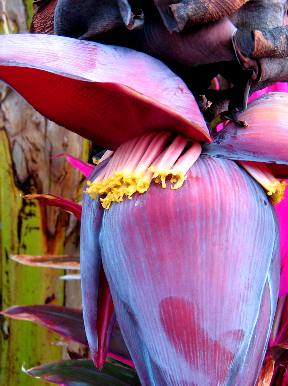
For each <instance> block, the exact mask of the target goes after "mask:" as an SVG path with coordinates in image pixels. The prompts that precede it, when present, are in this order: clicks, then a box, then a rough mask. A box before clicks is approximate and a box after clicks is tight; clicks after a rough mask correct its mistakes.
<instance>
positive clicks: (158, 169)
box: [0, 35, 288, 386]
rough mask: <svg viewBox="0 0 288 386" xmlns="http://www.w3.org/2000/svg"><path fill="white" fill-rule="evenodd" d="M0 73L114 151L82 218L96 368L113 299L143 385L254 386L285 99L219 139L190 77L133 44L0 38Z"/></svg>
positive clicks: (264, 102)
mask: <svg viewBox="0 0 288 386" xmlns="http://www.w3.org/2000/svg"><path fill="white" fill-rule="evenodd" d="M0 79H2V80H4V81H5V82H7V83H8V84H10V85H11V86H12V87H14V89H15V90H17V91H18V92H19V93H20V94H22V95H23V96H24V97H25V98H26V99H27V100H28V101H29V102H30V103H31V104H32V105H33V106H34V107H35V108H36V109H37V110H38V111H39V112H41V113H42V114H43V115H45V116H46V117H48V118H50V119H52V120H54V121H55V122H57V123H59V124H61V125H64V126H65V127H67V128H68V129H70V130H72V131H75V132H77V133H78V134H80V135H82V136H84V137H86V138H89V139H91V140H93V141H94V142H96V143H97V144H99V145H102V146H103V147H106V148H108V149H110V150H113V151H114V153H113V154H112V155H111V153H109V158H107V159H106V160H105V161H103V162H100V164H99V165H97V166H95V169H94V170H93V172H92V173H91V175H90V176H89V177H88V183H87V187H86V188H85V193H84V200H83V207H82V217H81V280H82V299H83V312H84V314H83V316H84V323H85V329H86V334H87V339H88V343H89V345H90V349H91V353H92V356H93V358H94V360H95V362H96V364H98V365H99V364H100V365H101V362H102V361H103V358H102V359H101V358H99V349H100V346H103V345H104V346H105V344H106V343H105V339H106V340H107V339H108V337H109V329H110V330H111V326H112V322H113V318H114V311H113V304H114V307H115V313H116V317H117V320H118V322H119V325H120V328H121V331H122V334H123V337H124V340H125V342H126V344H127V346H128V349H129V352H130V354H131V357H132V359H133V361H134V363H135V366H136V369H137V372H138V374H139V377H140V379H141V383H142V384H143V385H147V386H150V385H151V386H152V385H155V386H156V385H157V386H164V385H171V386H188V385H189V386H196V385H198V386H207V385H209V386H210V385H211V386H212V385H247V386H248V385H255V383H256V381H257V377H258V374H259V371H260V367H261V364H262V362H263V359H264V356H265V350H266V347H267V345H268V340H269V335H270V332H271V327H272V323H273V318H274V312H275V307H276V302H277V296H278V288H279V276H280V275H279V267H280V264H279V262H280V260H279V230H278V222H277V220H276V216H275V211H274V208H273V205H272V204H273V203H277V202H279V201H281V198H282V197H283V195H284V191H285V185H286V184H285V182H284V181H281V180H279V179H278V178H287V176H288V166H287V164H288V152H287V143H288V129H287V118H288V108H287V106H288V96H287V95H286V94H285V93H283V94H280V93H272V94H268V95H265V96H264V97H262V98H260V99H257V100H255V101H253V102H252V103H251V104H250V105H249V106H248V108H247V110H246V111H245V112H244V113H243V114H242V115H241V117H240V118H241V120H245V121H246V122H247V124H248V126H247V127H246V128H240V127H238V126H237V125H235V124H233V123H229V124H227V125H226V126H225V128H224V129H223V130H222V131H221V132H219V133H218V134H217V135H216V137H215V138H213V139H212V138H211V136H210V134H209V131H208V129H207V127H206V123H205V121H204V119H203V117H202V115H201V113H200V111H199V109H198V106H197V104H196V102H195V100H194V97H193V95H192V94H191V92H190V91H189V90H188V88H187V86H186V85H185V83H184V82H183V81H182V80H181V79H180V78H178V77H177V76H176V75H175V74H173V72H171V71H170V70H169V69H168V68H167V67H166V66H165V65H164V64H162V63H161V62H160V61H158V60H156V59H154V58H152V57H149V56H148V55H145V54H143V53H139V52H136V51H133V50H130V49H126V48H122V47H114V46H105V45H102V44H98V43H93V42H86V41H78V40H75V39H70V38H63V37H59V36H46V35H41V36H40V35H6V36H0ZM106 280H107V282H108V285H109V288H110V291H111V295H112V299H113V304H112V300H111V298H110V296H111V295H110V292H109V288H108V285H107V283H106ZM99 283H100V284H99ZM101 283H102V285H101ZM104 292H105V293H104ZM105 302H106V303H105ZM103 310H105V312H103ZM99 315H100V317H99ZM105 329H106V330H105ZM103 330H105V334H104V335H101V333H102V332H103Z"/></svg>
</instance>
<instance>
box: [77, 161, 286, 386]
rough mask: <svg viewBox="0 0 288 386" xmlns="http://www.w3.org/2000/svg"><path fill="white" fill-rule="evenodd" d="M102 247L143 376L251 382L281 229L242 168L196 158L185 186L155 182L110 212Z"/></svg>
mask: <svg viewBox="0 0 288 386" xmlns="http://www.w3.org/2000/svg"><path fill="white" fill-rule="evenodd" d="M159 192H161V196H160V194H159ZM89 201H90V199H89ZM95 204H96V202H95ZM89 205H90V204H89ZM252 213H253V216H251V214H252ZM83 221H85V218H83ZM100 246H101V251H102V257H103V263H104V268H105V271H106V274H107V277H108V281H109V285H110V288H111V291H112V295H113V300H114V304H115V308H116V313H117V317H118V320H119V323H120V327H121V329H122V331H123V334H124V338H125V340H126V342H127V345H128V347H129V350H130V352H131V355H132V358H133V360H134V362H135V364H136V368H137V371H138V373H139V375H140V378H141V382H142V383H143V384H145V385H153V384H155V383H156V384H157V385H159V386H162V385H167V384H170V385H173V386H176V385H182V384H189V382H191V380H193V384H195V385H196V384H197V385H198V384H199V385H204V384H205V385H210V384H211V385H212V384H215V383H217V382H218V383H219V384H229V383H230V384H233V385H243V384H247V385H248V384H253V382H254V381H255V379H256V377H257V373H258V370H259V366H260V364H261V362H262V360H263V356H264V350H263V347H265V346H266V344H267V339H268V338H267V337H268V336H269V331H270V328H271V324H272V320H273V314H274V309H275V301H276V294H277V291H278V281H279V278H278V275H279V266H277V264H279V260H278V229H277V224H276V221H275V218H274V213H273V210H272V207H271V206H270V205H269V203H268V201H267V197H266V196H265V194H264V192H263V191H262V189H261V188H260V187H259V185H258V184H257V183H256V182H254V180H253V179H251V178H250V177H249V176H248V175H247V174H246V172H244V171H241V169H240V168H239V167H238V166H237V165H236V164H235V163H233V162H231V161H226V160H215V159H213V158H210V157H204V158H200V159H199V160H198V161H197V162H196V164H195V165H194V166H193V168H192V169H191V170H190V172H189V174H188V179H187V180H186V181H185V184H184V185H183V187H182V188H181V189H179V190H177V191H172V190H170V189H165V190H162V189H159V187H158V186H151V187H150V189H149V190H148V191H147V193H146V194H145V195H140V196H138V197H135V198H134V199H133V200H131V201H130V200H126V201H124V202H123V203H121V204H117V203H116V204H113V205H112V206H111V208H110V209H109V211H105V212H104V216H103V220H102V226H101V232H100ZM275 264H276V265H275ZM272 265H274V267H272ZM123 283H125V285H123ZM256 331H257V332H256Z"/></svg>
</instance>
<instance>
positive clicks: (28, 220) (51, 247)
mask: <svg viewBox="0 0 288 386" xmlns="http://www.w3.org/2000/svg"><path fill="white" fill-rule="evenodd" d="M31 14H32V0H29V1H26V0H8V1H7V0H6V1H5V0H0V32H1V33H11V32H25V31H26V30H27V26H28V25H29V23H30V20H31ZM63 152H69V153H72V154H73V155H74V156H76V157H79V158H83V157H84V158H85V155H86V153H87V143H84V142H83V141H82V139H81V138H80V137H78V136H77V135H76V134H73V133H70V132H68V131H66V130H65V129H64V128H62V127H59V126H57V125H55V124H53V123H51V122H49V121H47V120H46V119H44V118H43V117H42V116H41V115H40V114H38V113H37V112H36V111H35V110H33V109H32V107H31V106H30V105H28V104H27V103H26V102H25V101H24V100H23V99H22V98H21V97H20V96H19V95H17V94H16V93H15V92H14V91H13V90H11V89H9V88H8V87H7V86H6V85H4V84H0V308H1V309H5V308H7V307H10V306H12V305H24V304H61V305H63V304H67V305H69V306H73V305H74V306H77V305H79V302H80V301H79V294H80V289H79V288H78V284H68V285H64V282H63V281H61V280H60V279H59V276H60V275H61V274H63V272H59V271H56V270H52V269H42V268H41V269H40V268H34V267H26V266H22V265H20V264H18V263H16V262H14V261H12V260H11V259H10V256H11V255H13V254H28V255H45V254H56V255H57V254H63V253H64V254H65V253H66V254H73V255H75V254H76V255H77V254H78V253H79V252H78V236H77V235H78V233H79V224H78V223H77V222H76V220H74V219H73V218H72V217H71V216H69V215H68V214H66V213H63V212H60V211H59V210H58V209H55V208H49V209H48V208H47V209H46V208H44V209H43V208H41V207H39V204H38V203H37V202H34V201H26V200H25V199H23V196H24V195H25V194H30V193H36V192H37V193H48V192H49V193H52V194H57V195H62V196H65V197H66V198H70V199H73V200H77V199H79V198H80V197H81V189H82V187H81V183H82V180H81V176H80V175H79V173H78V172H76V171H74V170H72V168H71V167H70V166H69V165H67V163H66V161H65V160H64V159H61V158H60V159H59V158H53V155H56V154H57V153H63ZM72 186H73V189H71V187H72ZM77 187H78V189H77ZM72 191H73V192H74V193H73V194H74V196H72V193H71V192H72ZM75 192H76V193H75ZM77 192H78V194H79V195H78V197H77V196H75V194H77ZM63 351H64V350H63V344H62V342H59V338H57V337H56V335H53V334H52V333H50V332H48V331H47V330H44V329H43V328H41V327H38V326H36V325H35V324H31V323H28V322H19V321H16V322H15V321H11V320H9V321H8V320H7V319H4V318H3V317H1V316H0V385H5V386H15V385H21V386H34V385H35V386H36V385H38V386H41V385H46V384H47V385H48V383H45V382H42V383H41V382H40V381H39V380H37V381H35V380H34V379H32V378H30V377H29V376H27V375H26V374H25V373H24V372H23V371H21V368H29V367H31V366H35V365H38V364H40V363H46V362H49V361H55V360H57V359H61V358H62V357H63Z"/></svg>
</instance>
